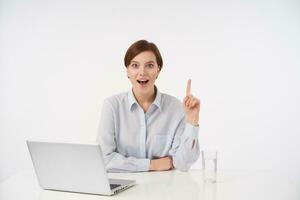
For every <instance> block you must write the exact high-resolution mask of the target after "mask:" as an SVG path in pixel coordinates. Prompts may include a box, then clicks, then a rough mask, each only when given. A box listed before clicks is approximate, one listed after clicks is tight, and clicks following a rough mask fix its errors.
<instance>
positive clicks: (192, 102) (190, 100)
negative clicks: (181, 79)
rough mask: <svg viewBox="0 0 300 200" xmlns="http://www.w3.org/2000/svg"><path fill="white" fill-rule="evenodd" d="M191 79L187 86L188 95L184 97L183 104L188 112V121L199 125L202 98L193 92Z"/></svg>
mask: <svg viewBox="0 0 300 200" xmlns="http://www.w3.org/2000/svg"><path fill="white" fill-rule="evenodd" d="M191 84H192V81H191V79H189V80H188V82H187V86H186V96H185V98H184V99H183V106H184V110H185V113H186V121H187V123H190V124H191V125H193V126H198V125H199V113H200V100H199V99H198V98H196V97H194V96H193V95H192V94H191Z"/></svg>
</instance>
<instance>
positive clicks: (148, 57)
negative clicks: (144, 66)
mask: <svg viewBox="0 0 300 200" xmlns="http://www.w3.org/2000/svg"><path fill="white" fill-rule="evenodd" d="M151 61H152V62H156V57H155V54H154V53H153V52H152V51H143V52H141V53H139V54H138V55H136V56H135V57H134V58H133V59H132V60H131V62H139V63H146V62H151Z"/></svg>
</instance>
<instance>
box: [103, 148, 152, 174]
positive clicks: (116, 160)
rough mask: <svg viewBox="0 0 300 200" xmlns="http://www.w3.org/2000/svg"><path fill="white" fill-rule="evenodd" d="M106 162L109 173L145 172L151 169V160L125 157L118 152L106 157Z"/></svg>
mask: <svg viewBox="0 0 300 200" xmlns="http://www.w3.org/2000/svg"><path fill="white" fill-rule="evenodd" d="M104 161H105V167H106V170H107V171H109V172H143V171H149V169H150V159H139V158H135V157H125V156H123V155H121V154H120V153H117V152H112V153H110V154H108V155H106V156H104Z"/></svg>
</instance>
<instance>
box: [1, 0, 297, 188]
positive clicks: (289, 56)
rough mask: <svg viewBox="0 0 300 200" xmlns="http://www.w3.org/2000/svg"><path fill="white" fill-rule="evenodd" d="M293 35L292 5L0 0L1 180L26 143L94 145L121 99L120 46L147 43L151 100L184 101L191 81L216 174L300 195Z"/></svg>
mask: <svg viewBox="0 0 300 200" xmlns="http://www.w3.org/2000/svg"><path fill="white" fill-rule="evenodd" d="M299 36H300V3H299V1H284V0H282V1H266V0H263V1H250V0H249V1H184V3H183V1H178V2H176V1H171V0H170V1H158V0H152V1H138V0H135V1H124V0H119V1H99V0H94V1H92V0H88V1H66V0H65V1H64V0H49V1H46V0H40V1H30V0H27V1H22V0H2V1H0V106H1V107H0V134H1V135H0V181H2V180H5V179H6V178H8V177H9V176H11V175H12V174H14V173H16V172H18V171H19V170H21V169H24V168H30V167H32V165H31V161H30V158H29V154H28V150H27V147H26V143H25V141H26V139H41V140H47V141H48V140H51V141H68V142H82V143H85V142H94V141H95V138H96V130H97V125H98V121H99V114H100V110H101V105H102V101H103V99H104V98H106V97H108V96H110V95H113V94H116V93H119V92H123V91H126V90H129V89H130V83H129V81H128V79H127V77H126V72H125V67H124V65H123V58H124V54H125V52H126V50H127V48H128V47H129V45H131V44H132V43H133V42H135V41H136V40H139V39H147V40H149V41H152V42H154V43H156V44H157V46H158V47H159V49H160V51H161V53H162V56H163V59H164V67H163V70H162V72H161V74H160V77H159V80H158V82H157V86H158V88H159V89H160V91H161V92H165V93H168V94H171V95H174V96H176V97H178V98H180V99H182V98H183V97H184V92H185V84H186V81H187V79H188V78H191V79H192V92H193V94H194V95H195V96H198V97H199V98H200V99H201V104H202V105H201V122H200V126H201V130H200V136H199V140H200V143H201V148H202V149H208V148H209V149H211V148H214V149H218V150H219V168H220V169H250V170H252V169H270V170H278V172H279V173H283V174H284V175H287V176H289V177H290V178H291V180H292V181H294V182H295V184H299V186H300V148H299V147H298V146H299V144H300V136H299V134H300V126H299V124H300V123H299V122H300V116H299V114H300V105H299V102H300V92H299V91H300V90H299V85H300V80H299V77H300V76H299V75H300V55H299V54H300V53H299V52H300V37H299ZM193 167H194V168H199V167H200V160H198V162H197V163H196V164H195V165H194V166H193Z"/></svg>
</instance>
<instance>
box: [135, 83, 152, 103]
mask: <svg viewBox="0 0 300 200" xmlns="http://www.w3.org/2000/svg"><path fill="white" fill-rule="evenodd" d="M133 94H134V96H135V98H136V100H137V102H138V103H139V104H140V105H141V104H148V103H152V102H153V101H154V99H155V96H156V89H155V87H153V88H152V90H151V91H150V92H148V93H146V94H141V93H138V92H136V91H135V90H134V89H133Z"/></svg>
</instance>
